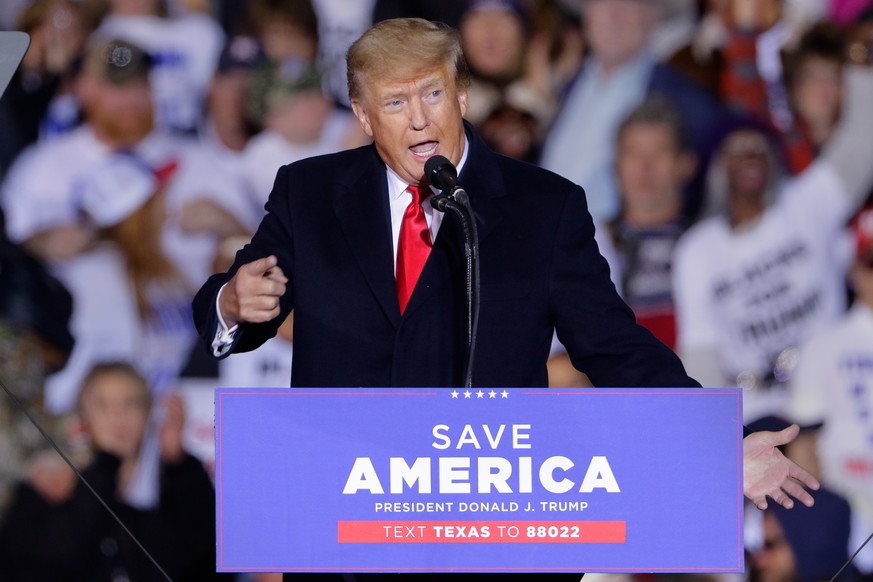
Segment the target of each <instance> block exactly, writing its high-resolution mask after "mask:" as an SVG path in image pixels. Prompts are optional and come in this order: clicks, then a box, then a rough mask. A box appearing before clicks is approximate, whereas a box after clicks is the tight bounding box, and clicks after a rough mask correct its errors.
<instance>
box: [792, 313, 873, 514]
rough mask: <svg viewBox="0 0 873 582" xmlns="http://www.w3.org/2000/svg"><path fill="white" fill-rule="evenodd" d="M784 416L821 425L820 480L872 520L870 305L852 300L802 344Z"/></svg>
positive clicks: (872, 340)
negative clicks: (849, 306)
mask: <svg viewBox="0 0 873 582" xmlns="http://www.w3.org/2000/svg"><path fill="white" fill-rule="evenodd" d="M788 417H789V419H790V420H792V421H793V422H797V423H799V424H801V425H813V424H818V423H823V426H822V428H821V431H820V433H819V439H818V457H819V460H820V462H821V467H822V478H823V480H824V482H825V483H826V484H827V485H828V486H829V487H831V488H832V489H834V490H835V491H838V492H840V493H842V494H843V495H845V496H847V497H848V498H849V499H850V500H851V501H852V504H853V505H854V506H855V507H856V508H858V509H860V510H861V511H862V512H863V514H864V517H865V518H866V519H867V521H868V522H869V523H873V309H871V308H870V307H868V306H866V305H863V304H856V305H855V306H853V307H852V309H851V310H850V311H849V313H848V315H847V317H846V318H845V319H843V320H842V321H841V322H840V323H839V324H838V325H836V326H834V327H832V328H829V329H827V330H825V331H822V332H821V333H818V334H816V335H815V336H813V337H812V338H811V339H810V340H809V341H808V342H806V343H805V344H804V346H803V348H802V350H801V353H800V360H799V362H798V365H797V368H796V370H795V373H794V376H793V377H792V382H791V389H790V398H789V403H788Z"/></svg>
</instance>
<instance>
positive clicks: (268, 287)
mask: <svg viewBox="0 0 873 582" xmlns="http://www.w3.org/2000/svg"><path fill="white" fill-rule="evenodd" d="M277 263H278V261H277V260H276V257H275V256H273V255H270V256H269V257H265V258H263V259H258V260H257V261H252V262H251V263H246V264H245V265H243V266H242V267H240V268H239V271H237V272H236V274H235V275H234V276H233V278H232V279H231V280H230V281H228V282H227V284H226V285H225V287H224V289H222V291H221V296H220V297H219V300H218V303H219V309H220V310H221V317H222V318H223V319H224V321H225V322H226V323H227V325H228V327H233V326H234V325H236V324H237V323H239V322H243V321H246V322H250V323H262V322H265V321H270V320H272V319H275V318H276V317H278V315H279V311H280V310H279V299H280V298H281V297H282V295H284V294H285V285H286V284H287V283H288V278H287V277H285V274H284V273H283V272H282V269H280V268H279V267H278V266H277Z"/></svg>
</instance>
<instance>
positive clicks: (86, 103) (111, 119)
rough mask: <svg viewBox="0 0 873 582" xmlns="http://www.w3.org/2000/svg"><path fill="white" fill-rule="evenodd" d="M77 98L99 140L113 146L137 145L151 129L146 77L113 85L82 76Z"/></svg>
mask: <svg viewBox="0 0 873 582" xmlns="http://www.w3.org/2000/svg"><path fill="white" fill-rule="evenodd" d="M80 95H81V99H82V106H83V109H84V111H85V116H86V118H87V120H88V122H89V123H90V124H91V125H92V126H93V127H94V130H95V132H96V133H97V136H98V138H99V139H100V140H101V141H103V142H105V143H108V144H111V145H112V146H114V147H124V146H132V145H136V144H137V143H139V142H140V141H141V140H142V139H143V138H144V137H145V136H146V135H148V133H149V132H150V131H151V130H152V127H153V126H154V108H153V103H152V95H151V89H150V87H149V83H148V81H147V80H146V79H145V78H138V79H131V80H128V81H126V82H124V83H121V84H115V83H111V82H109V81H107V80H106V79H103V78H99V77H95V76H91V75H84V78H83V80H82V81H81V83H80Z"/></svg>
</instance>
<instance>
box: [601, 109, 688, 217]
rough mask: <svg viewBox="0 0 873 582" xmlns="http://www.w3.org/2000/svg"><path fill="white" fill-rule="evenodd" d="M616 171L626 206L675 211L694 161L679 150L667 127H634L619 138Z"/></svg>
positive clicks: (660, 125)
mask: <svg viewBox="0 0 873 582" xmlns="http://www.w3.org/2000/svg"><path fill="white" fill-rule="evenodd" d="M616 170H617V173H618V180H619V183H620V187H621V194H622V200H623V201H624V204H625V205H626V206H628V207H630V206H633V207H635V208H637V209H639V210H652V209H657V208H664V207H670V208H673V207H677V208H678V206H679V205H680V200H681V193H682V188H683V187H684V184H685V181H686V180H688V179H689V178H690V177H691V174H692V173H693V171H694V160H693V159H692V158H691V156H690V155H688V154H683V153H682V152H681V151H680V150H679V146H678V144H677V143H676V139H675V137H674V136H673V134H672V132H671V131H670V129H669V128H668V127H666V126H664V125H662V124H656V123H636V124H633V125H630V126H628V127H627V128H626V129H625V130H624V131H623V132H622V134H621V136H620V137H619V142H618V151H617V156H616Z"/></svg>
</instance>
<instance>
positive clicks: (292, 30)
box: [258, 18, 318, 63]
mask: <svg viewBox="0 0 873 582" xmlns="http://www.w3.org/2000/svg"><path fill="white" fill-rule="evenodd" d="M258 39H259V40H260V41H261V46H262V47H263V50H264V54H266V55H267V58H269V59H270V60H271V61H273V62H276V63H281V62H283V61H288V60H299V61H303V62H306V63H313V62H315V56H316V52H317V49H318V43H317V42H316V40H315V39H314V38H312V37H310V36H309V35H308V34H306V32H304V30H303V29H302V28H300V27H299V26H297V25H296V24H294V23H293V22H289V21H288V20H287V19H281V18H279V19H273V20H269V21H267V22H264V23H263V25H262V26H261V29H260V32H259V34H258Z"/></svg>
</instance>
